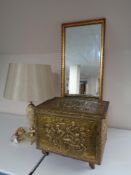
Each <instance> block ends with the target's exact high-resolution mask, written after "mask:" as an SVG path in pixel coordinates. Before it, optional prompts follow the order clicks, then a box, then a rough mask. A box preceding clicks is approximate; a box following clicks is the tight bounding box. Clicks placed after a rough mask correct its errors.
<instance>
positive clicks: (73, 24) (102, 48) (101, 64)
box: [61, 18, 106, 100]
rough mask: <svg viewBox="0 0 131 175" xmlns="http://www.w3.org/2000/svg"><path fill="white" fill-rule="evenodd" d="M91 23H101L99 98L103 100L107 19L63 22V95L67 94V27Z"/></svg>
mask: <svg viewBox="0 0 131 175" xmlns="http://www.w3.org/2000/svg"><path fill="white" fill-rule="evenodd" d="M91 24H101V55H100V75H99V77H100V80H99V84H100V85H99V96H98V98H99V99H100V100H102V98H103V74H104V47H105V25H106V19H105V18H101V19H93V20H85V21H78V22H69V23H63V24H62V25H61V96H62V97H64V96H65V42H66V41H65V38H66V32H65V30H66V28H68V27H75V26H84V25H91Z"/></svg>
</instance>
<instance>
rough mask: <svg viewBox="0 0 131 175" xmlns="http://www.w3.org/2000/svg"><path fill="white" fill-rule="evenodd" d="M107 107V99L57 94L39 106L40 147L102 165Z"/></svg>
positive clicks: (37, 130)
mask: <svg viewBox="0 0 131 175" xmlns="http://www.w3.org/2000/svg"><path fill="white" fill-rule="evenodd" d="M82 106H83V107H82ZM107 108H108V102H105V101H104V102H102V101H101V102H99V101H98V100H96V99H89V100H88V99H87V98H82V97H63V98H62V97H57V98H54V99H51V100H48V101H47V102H44V103H42V104H40V105H38V106H36V107H35V110H34V111H35V125H36V144H37V148H38V149H41V150H43V151H46V152H54V153H57V154H61V155H64V156H67V157H71V158H75V159H79V160H84V161H88V162H90V163H94V164H100V163H101V160H102V154H103V150H104V145H105V142H106V132H107V131H106V129H107V125H106V117H105V116H106V111H107Z"/></svg>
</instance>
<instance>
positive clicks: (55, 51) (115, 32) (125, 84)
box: [0, 0, 131, 129]
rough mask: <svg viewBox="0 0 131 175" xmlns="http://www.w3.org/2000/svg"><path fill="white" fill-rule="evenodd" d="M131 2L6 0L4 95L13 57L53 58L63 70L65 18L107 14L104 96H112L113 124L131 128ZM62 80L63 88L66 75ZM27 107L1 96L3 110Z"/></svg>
mask: <svg viewBox="0 0 131 175" xmlns="http://www.w3.org/2000/svg"><path fill="white" fill-rule="evenodd" d="M130 7H131V1H130V0H11V1H10V0H0V24H1V25H0V53H1V55H0V95H2V91H3V87H4V83H5V77H6V72H7V63H8V62H11V61H13V62H17V61H18V62H21V61H22V62H23V61H24V62H29V63H32V62H37V63H45V62H46V63H51V65H52V66H53V71H54V73H55V74H59V75H60V44H61V43H60V42H61V39H60V37H61V33H60V25H61V23H62V22H69V21H78V20H85V19H91V18H92V19H93V18H101V17H105V18H106V19H107V27H106V43H105V72H104V99H105V100H109V101H110V107H109V113H108V116H109V125H110V126H115V127H119V128H120V127H121V128H130V129H131V115H130V108H131V77H130V75H131V68H130V66H131V34H130V33H131V20H130V17H131V10H130ZM56 77H57V76H56ZM56 80H57V82H58V83H56V86H55V88H56V90H57V86H58V85H59V86H60V84H59V80H60V76H58V78H56ZM58 90H60V88H58ZM56 94H59V92H56ZM24 107H25V104H23V103H20V102H19V103H18V102H17V103H14V102H12V101H7V100H5V99H3V98H2V97H1V99H0V111H4V112H13V113H24Z"/></svg>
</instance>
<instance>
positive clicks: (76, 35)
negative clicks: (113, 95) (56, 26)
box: [61, 18, 106, 99]
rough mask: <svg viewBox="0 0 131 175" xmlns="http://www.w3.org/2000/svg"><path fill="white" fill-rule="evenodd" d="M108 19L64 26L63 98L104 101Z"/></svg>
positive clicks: (71, 23) (64, 24)
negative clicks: (73, 96) (105, 44)
mask: <svg viewBox="0 0 131 175" xmlns="http://www.w3.org/2000/svg"><path fill="white" fill-rule="evenodd" d="M105 21H106V20H105V19H104V18H102V19H94V20H86V21H79V22H70V23H63V24H62V27H61V28H62V60H61V96H62V97H63V96H69V95H80V96H87V97H97V98H99V99H102V94H103V71H104V41H105Z"/></svg>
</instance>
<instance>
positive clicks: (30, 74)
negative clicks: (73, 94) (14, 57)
mask: <svg viewBox="0 0 131 175" xmlns="http://www.w3.org/2000/svg"><path fill="white" fill-rule="evenodd" d="M4 97H5V98H7V99H12V100H20V101H27V102H31V101H38V100H40V101H41V100H47V99H49V98H52V97H53V80H52V74H51V66H50V65H41V64H17V63H10V64H9V70H8V74H7V81H6V85H5V91H4Z"/></svg>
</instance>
